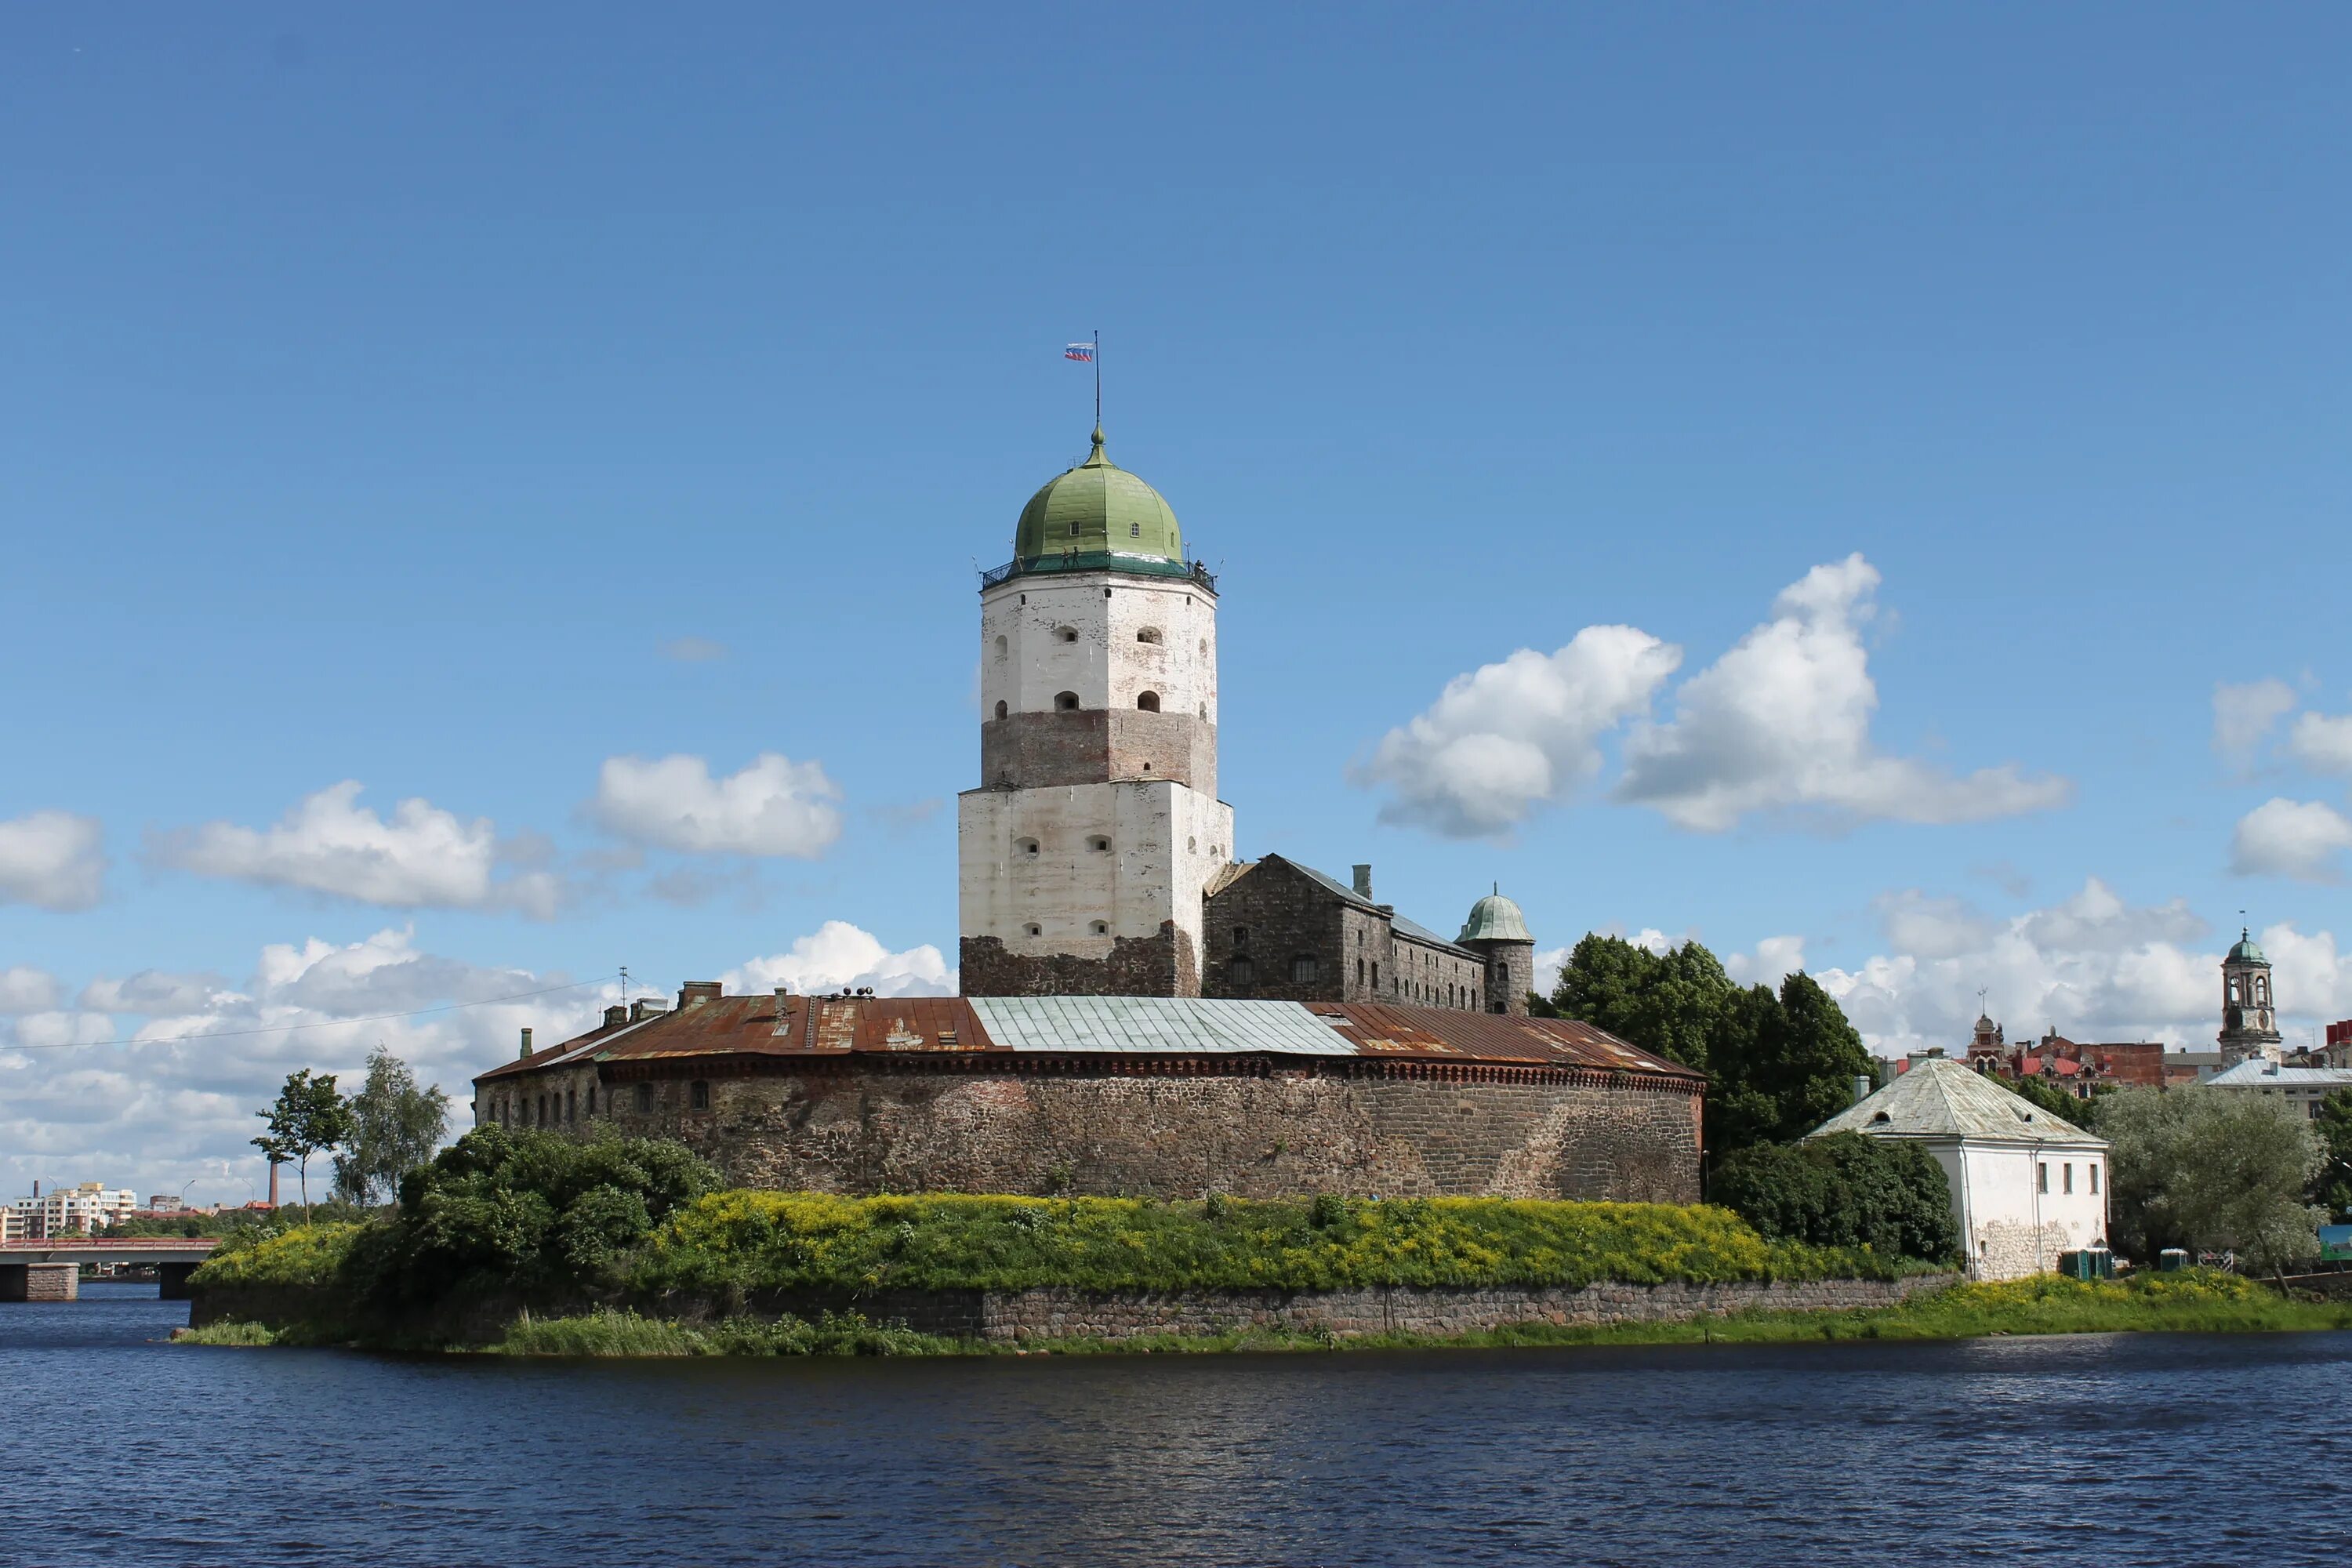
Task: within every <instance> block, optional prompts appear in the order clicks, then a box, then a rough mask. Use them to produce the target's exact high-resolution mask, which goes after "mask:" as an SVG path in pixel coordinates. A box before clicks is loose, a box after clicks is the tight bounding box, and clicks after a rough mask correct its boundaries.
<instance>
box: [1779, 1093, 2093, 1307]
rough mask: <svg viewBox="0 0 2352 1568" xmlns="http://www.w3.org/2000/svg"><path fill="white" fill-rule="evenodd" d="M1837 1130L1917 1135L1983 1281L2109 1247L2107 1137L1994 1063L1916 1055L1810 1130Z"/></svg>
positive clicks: (1911, 1138)
mask: <svg viewBox="0 0 2352 1568" xmlns="http://www.w3.org/2000/svg"><path fill="white" fill-rule="evenodd" d="M1832 1132H1859V1133H1861V1134H1862V1135H1863V1136H1864V1137H1865V1138H1885V1139H1890V1140H1897V1141H1901V1142H1914V1143H1917V1144H1919V1145H1920V1146H1921V1147H1922V1148H1924V1149H1926V1150H1927V1152H1928V1153H1930V1154H1932V1155H1934V1156H1935V1159H1936V1163H1937V1164H1938V1165H1941V1166H1942V1167H1943V1168H1944V1178H1945V1180H1946V1181H1947V1182H1948V1184H1950V1186H1951V1193H1952V1215H1953V1218H1954V1219H1955V1220H1957V1221H1958V1225H1959V1230H1960V1240H1961V1246H1962V1247H1963V1249H1964V1250H1965V1251H1966V1253H1967V1256H1968V1268H1969V1275H1970V1276H1971V1277H1972V1278H1974V1279H2021V1278H2023V1277H2024V1276H2027V1275H2031V1274H2044V1273H2048V1272H2050V1271H2051V1270H2052V1269H2054V1268H2057V1267H2058V1257H2059V1254H2061V1253H2063V1252H2073V1251H2076V1250H2079V1249H2081V1248H2084V1247H2105V1245H2106V1237H2107V1189H2108V1186H2109V1185H2110V1183H2109V1182H2108V1180H2107V1141H2106V1140H2105V1139H2104V1138H2101V1137H2099V1136H2098V1135H2097V1134H2096V1133H2094V1132H2088V1131H2084V1130H2083V1129H2082V1128H2080V1127H2076V1126H2074V1124H2073V1123H2071V1122H2069V1121H2065V1120H2063V1118H2061V1117H2058V1116H2054V1115H2053V1114H2051V1113H2050V1112H2049V1111H2047V1110H2042V1108H2041V1107H2039V1106H2037V1105H2035V1104H2033V1103H2032V1101H2030V1100H2024V1099H2022V1098H2021V1097H2020V1096H2018V1095H2016V1094H2013V1093H2011V1091H2010V1090H2008V1089H2003V1088H2001V1087H2000V1084H1999V1083H1997V1082H1996V1081H1994V1079H1993V1076H1992V1075H1991V1074H1990V1072H1989V1071H1986V1070H1983V1069H1978V1068H1969V1067H1968V1066H1967V1065H1966V1064H1964V1063H1961V1062H1958V1061H1953V1060H1950V1059H1948V1058H1943V1057H1919V1058H1914V1059H1913V1060H1912V1062H1911V1065H1910V1068H1909V1070H1907V1071H1906V1072H1904V1073H1903V1074H1902V1075H1900V1076H1899V1077H1897V1078H1896V1079H1895V1081H1894V1082H1892V1083H1890V1084H1888V1085H1887V1086H1886V1087H1885V1088H1884V1089H1879V1090H1878V1091H1877V1092H1875V1093H1874V1094H1871V1095H1868V1096H1866V1097H1865V1098H1864V1099H1863V1100H1860V1101H1859V1102H1857V1103H1856V1104H1855V1105H1853V1107H1852V1108H1851V1109H1849V1110H1844V1111H1842V1112H1840V1113H1839V1114H1838V1115H1836V1116H1833V1117H1832V1118H1830V1120H1829V1121H1825V1122H1823V1123H1822V1125H1821V1126H1820V1127H1819V1128H1817V1129H1815V1130H1814V1131H1812V1132H1811V1134H1809V1136H1810V1137H1812V1138H1821V1137H1824V1136H1826V1135H1828V1134H1830V1133H1832Z"/></svg>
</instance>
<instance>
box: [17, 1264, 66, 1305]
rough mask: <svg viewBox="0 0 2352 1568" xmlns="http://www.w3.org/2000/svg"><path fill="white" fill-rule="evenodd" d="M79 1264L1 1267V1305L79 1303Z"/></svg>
mask: <svg viewBox="0 0 2352 1568" xmlns="http://www.w3.org/2000/svg"><path fill="white" fill-rule="evenodd" d="M78 1300H81V1265H80V1264H79V1263H0V1301H78Z"/></svg>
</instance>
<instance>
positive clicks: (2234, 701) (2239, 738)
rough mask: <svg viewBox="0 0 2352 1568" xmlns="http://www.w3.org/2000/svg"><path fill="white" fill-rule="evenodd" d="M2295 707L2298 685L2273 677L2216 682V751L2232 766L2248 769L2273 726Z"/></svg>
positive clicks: (2214, 724) (2214, 703)
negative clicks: (2295, 686)
mask: <svg viewBox="0 0 2352 1568" xmlns="http://www.w3.org/2000/svg"><path fill="white" fill-rule="evenodd" d="M2293 708H2294V687H2292V686H2289V685H2288V684H2287V683H2286V682H2285V681H2284V680H2280V679H2277V678H2276V677H2272V678H2269V679H2263V680H2249V681H2247V682H2245V683H2244V684H2242V685H2235V686H2233V685H2231V683H2230V682H2228V681H2226V680H2222V681H2216V682H2214V685H2213V750H2214V751H2215V752H2217V753H2219V754H2220V755H2221V757H2223V758H2224V759H2226V760H2227V761H2228V762H2229V763H2231V765H2232V766H2235V767H2238V768H2241V769H2242V768H2245V767H2248V766H2250V765H2251V764H2252V762H2253V760H2254V752H2255V751H2256V750H2258V749H2259V748H2260V747H2261V745H2262V743H2263V741H2265V740H2266V739H2268V738H2269V736H2270V732H2271V729H2272V727H2273V725H2275V724H2276V723H2277V722H2278V721H2280V720H2281V719H2283V718H2284V717H2285V716H2286V714H2287V712H2288V711H2289V710H2292V709H2293Z"/></svg>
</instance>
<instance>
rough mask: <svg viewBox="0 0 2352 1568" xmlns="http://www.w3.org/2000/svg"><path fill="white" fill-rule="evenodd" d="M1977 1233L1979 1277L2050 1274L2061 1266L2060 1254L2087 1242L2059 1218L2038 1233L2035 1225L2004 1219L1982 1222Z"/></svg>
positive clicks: (1976, 1271)
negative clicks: (2076, 1237)
mask: <svg viewBox="0 0 2352 1568" xmlns="http://www.w3.org/2000/svg"><path fill="white" fill-rule="evenodd" d="M1976 1232H1977V1245H1978V1250H1977V1256H1976V1258H1975V1260H1974V1268H1973V1269H1972V1272H1974V1274H1975V1275H1976V1277H1977V1278H1978V1279H2025V1278H2026V1277H2027V1276H2029V1275H2033V1274H2047V1273H2050V1272H2051V1271H2052V1270H2053V1269H2055V1268H2057V1267H2058V1255H2059V1254H2060V1253H2062V1252H2072V1251H2074V1249H2075V1248H2076V1247H2081V1246H2083V1245H2084V1243H2082V1242H2080V1241H2077V1240H2076V1239H2074V1237H2073V1236H2072V1235H2070V1234H2069V1233H2068V1231H2067V1229H2066V1227H2065V1226H2063V1225H2061V1224H2059V1223H2058V1222H2057V1221H2055V1220H2053V1221H2052V1222H2050V1223H2049V1224H2047V1225H2044V1226H2042V1227H2041V1230H2040V1234H2039V1235H2038V1236H2037V1235H2036V1233H2035V1229H2034V1227H2033V1226H2031V1225H2017V1224H2011V1223H2005V1222H2003V1221H2000V1220H1995V1221H1993V1222H1991V1223H1990V1224H1987V1225H1979V1226H1977V1227H1976Z"/></svg>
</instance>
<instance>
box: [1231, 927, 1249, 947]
mask: <svg viewBox="0 0 2352 1568" xmlns="http://www.w3.org/2000/svg"><path fill="white" fill-rule="evenodd" d="M1248 945H1249V927H1247V926H1235V927H1234V946H1235V947H1247V946H1248Z"/></svg>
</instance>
